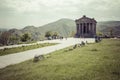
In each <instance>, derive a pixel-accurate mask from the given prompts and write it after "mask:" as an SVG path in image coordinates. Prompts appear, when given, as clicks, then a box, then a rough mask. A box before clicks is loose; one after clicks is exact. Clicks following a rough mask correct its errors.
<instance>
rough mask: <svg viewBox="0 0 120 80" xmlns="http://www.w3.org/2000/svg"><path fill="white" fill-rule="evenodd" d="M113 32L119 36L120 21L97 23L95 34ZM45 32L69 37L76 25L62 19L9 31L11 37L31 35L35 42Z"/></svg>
mask: <svg viewBox="0 0 120 80" xmlns="http://www.w3.org/2000/svg"><path fill="white" fill-rule="evenodd" d="M111 29H112V30H113V34H114V35H117V36H118V35H119V36H120V21H102V22H97V32H101V33H103V34H109V32H110V30H111ZM47 31H52V32H58V33H59V35H61V36H64V37H66V36H70V35H71V34H72V32H74V33H75V32H76V24H75V21H74V20H72V19H67V18H63V19H60V20H57V21H55V22H52V23H49V24H46V25H43V26H39V27H35V26H26V27H25V28H23V29H10V30H8V32H10V33H11V34H13V35H18V36H21V35H22V34H24V33H29V34H31V37H32V38H33V39H35V40H37V39H39V38H40V37H43V36H44V35H45V33H46V32H47Z"/></svg>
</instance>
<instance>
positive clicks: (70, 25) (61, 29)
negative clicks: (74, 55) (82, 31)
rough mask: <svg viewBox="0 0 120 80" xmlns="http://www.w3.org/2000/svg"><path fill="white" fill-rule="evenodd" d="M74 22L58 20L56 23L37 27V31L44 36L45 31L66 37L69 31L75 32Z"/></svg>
mask: <svg viewBox="0 0 120 80" xmlns="http://www.w3.org/2000/svg"><path fill="white" fill-rule="evenodd" d="M75 28H76V27H75V22H74V20H71V19H60V20H58V21H56V22H53V23H49V24H46V25H44V26H41V27H39V31H40V32H41V33H42V34H44V33H45V32H46V31H53V32H58V33H59V34H60V35H61V36H68V35H69V34H70V33H71V31H75Z"/></svg>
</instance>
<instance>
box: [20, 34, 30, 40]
mask: <svg viewBox="0 0 120 80" xmlns="http://www.w3.org/2000/svg"><path fill="white" fill-rule="evenodd" d="M30 39H31V37H30V35H29V34H28V33H25V34H23V35H22V37H21V41H22V42H26V41H28V40H30Z"/></svg>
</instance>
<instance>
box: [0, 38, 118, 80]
mask: <svg viewBox="0 0 120 80" xmlns="http://www.w3.org/2000/svg"><path fill="white" fill-rule="evenodd" d="M0 80H120V40H110V39H108V40H103V41H102V42H100V43H94V44H89V45H86V46H84V47H78V48H76V49H73V50H72V47H69V48H66V49H62V50H58V51H55V52H53V53H51V54H48V55H45V59H44V60H41V61H38V62H36V63H34V62H33V60H28V61H25V62H23V63H20V64H16V65H11V66H8V67H6V68H4V69H1V70H0Z"/></svg>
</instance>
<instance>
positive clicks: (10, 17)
mask: <svg viewBox="0 0 120 80" xmlns="http://www.w3.org/2000/svg"><path fill="white" fill-rule="evenodd" d="M82 15H86V16H88V17H91V18H93V17H94V18H95V19H96V20H97V21H109V20H120V0H0V28H9V29H10V28H17V29H20V28H23V27H25V26H27V25H34V26H41V25H44V24H47V23H50V22H53V21H56V20H58V19H61V18H69V19H74V20H75V19H77V18H80V17H82Z"/></svg>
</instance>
